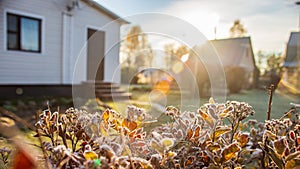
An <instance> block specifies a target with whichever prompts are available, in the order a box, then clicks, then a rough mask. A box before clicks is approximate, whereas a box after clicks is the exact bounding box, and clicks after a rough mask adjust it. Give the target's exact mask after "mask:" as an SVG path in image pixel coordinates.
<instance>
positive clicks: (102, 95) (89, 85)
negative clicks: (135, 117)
mask: <svg viewBox="0 0 300 169" xmlns="http://www.w3.org/2000/svg"><path fill="white" fill-rule="evenodd" d="M82 85H83V86H84V88H86V89H87V90H90V89H94V90H95V95H96V97H98V98H99V99H100V100H112V99H113V100H127V99H130V98H131V96H132V94H131V93H128V92H126V91H124V90H122V89H121V86H120V85H119V84H117V83H111V82H103V81H92V80H88V81H83V82H82Z"/></svg>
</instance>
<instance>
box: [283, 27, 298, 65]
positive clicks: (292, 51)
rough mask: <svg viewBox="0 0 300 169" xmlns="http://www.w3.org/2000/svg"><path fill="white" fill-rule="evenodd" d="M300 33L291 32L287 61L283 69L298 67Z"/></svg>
mask: <svg viewBox="0 0 300 169" xmlns="http://www.w3.org/2000/svg"><path fill="white" fill-rule="evenodd" d="M299 35H300V32H291V34H290V37H289V41H288V43H287V46H286V53H285V60H284V63H283V67H297V66H298V62H297V61H298V60H297V49H298V48H297V47H298V45H299V38H300V37H299Z"/></svg>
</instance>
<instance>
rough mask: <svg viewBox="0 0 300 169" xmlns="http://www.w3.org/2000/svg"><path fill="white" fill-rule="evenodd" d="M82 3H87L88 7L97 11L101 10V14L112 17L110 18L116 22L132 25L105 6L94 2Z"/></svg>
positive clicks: (85, 0)
mask: <svg viewBox="0 0 300 169" xmlns="http://www.w3.org/2000/svg"><path fill="white" fill-rule="evenodd" d="M82 1H83V2H86V3H87V4H88V5H90V6H91V7H94V8H95V9H97V10H99V11H100V12H103V13H104V14H106V15H107V16H108V17H110V18H112V19H114V20H118V21H119V22H121V24H128V23H130V22H129V21H127V20H125V19H123V18H121V17H120V16H119V15H117V14H115V13H114V12H112V11H111V10H109V9H107V8H105V7H104V6H102V5H100V4H99V3H97V2H96V1H94V0H82Z"/></svg>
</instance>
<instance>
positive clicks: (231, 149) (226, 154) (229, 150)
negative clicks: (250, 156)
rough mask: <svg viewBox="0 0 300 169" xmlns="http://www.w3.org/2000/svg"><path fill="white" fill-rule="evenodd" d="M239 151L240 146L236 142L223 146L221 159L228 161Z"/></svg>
mask: <svg viewBox="0 0 300 169" xmlns="http://www.w3.org/2000/svg"><path fill="white" fill-rule="evenodd" d="M239 151H241V148H240V146H239V145H238V144H237V143H233V144H230V145H229V146H227V147H225V148H224V149H223V151H222V153H221V154H222V160H223V161H224V162H225V161H228V160H230V159H232V158H234V157H235V156H236V153H237V152H239Z"/></svg>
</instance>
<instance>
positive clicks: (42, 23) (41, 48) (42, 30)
mask: <svg viewBox="0 0 300 169" xmlns="http://www.w3.org/2000/svg"><path fill="white" fill-rule="evenodd" d="M8 15H13V16H17V17H19V19H18V20H19V22H21V18H27V19H33V20H37V21H39V22H38V23H39V28H38V31H39V32H38V36H39V37H38V43H39V44H38V45H39V49H38V50H36V51H35V50H24V49H21V37H18V42H17V43H18V44H19V46H18V49H9V47H8V39H7V38H8V33H9V32H8V24H7V22H8V21H7V19H8ZM3 17H4V19H3V21H4V24H3V26H4V29H3V30H4V34H3V35H4V37H3V39H4V43H3V44H4V50H5V51H7V52H17V53H18V52H19V53H28V54H30V53H32V54H44V52H45V48H44V42H45V37H44V35H45V18H44V17H43V16H39V15H35V14H31V13H26V12H21V11H16V10H11V9H6V10H4V15H3ZM21 27H22V26H21V25H20V23H19V25H18V28H19V29H20V28H21ZM20 31H21V30H19V32H18V35H19V36H21V33H20Z"/></svg>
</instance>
